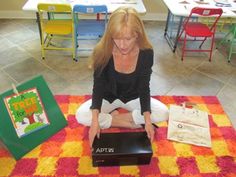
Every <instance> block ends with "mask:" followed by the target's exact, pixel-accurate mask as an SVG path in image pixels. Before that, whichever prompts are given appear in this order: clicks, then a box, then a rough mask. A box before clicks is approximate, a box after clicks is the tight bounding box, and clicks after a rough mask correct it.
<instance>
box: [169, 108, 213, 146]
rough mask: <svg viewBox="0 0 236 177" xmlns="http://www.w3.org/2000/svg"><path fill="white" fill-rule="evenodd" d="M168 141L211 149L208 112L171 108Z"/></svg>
mask: <svg viewBox="0 0 236 177" xmlns="http://www.w3.org/2000/svg"><path fill="white" fill-rule="evenodd" d="M167 139H169V140H174V141H178V142H182V143H188V144H194V145H198V146H205V147H211V135H210V130H209V120H208V114H207V112H204V111H200V110H198V109H194V108H191V109H190V108H186V107H185V105H184V106H176V105H171V106H170V114H169V122H168V133H167Z"/></svg>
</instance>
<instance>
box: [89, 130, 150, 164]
mask: <svg viewBox="0 0 236 177" xmlns="http://www.w3.org/2000/svg"><path fill="white" fill-rule="evenodd" d="M152 154H153V153H152V147H151V142H150V140H149V138H148V137H147V133H146V132H125V133H101V134H100V138H99V139H97V138H95V139H94V142H93V150H92V161H93V166H114V165H141V164H149V163H150V160H151V157H152Z"/></svg>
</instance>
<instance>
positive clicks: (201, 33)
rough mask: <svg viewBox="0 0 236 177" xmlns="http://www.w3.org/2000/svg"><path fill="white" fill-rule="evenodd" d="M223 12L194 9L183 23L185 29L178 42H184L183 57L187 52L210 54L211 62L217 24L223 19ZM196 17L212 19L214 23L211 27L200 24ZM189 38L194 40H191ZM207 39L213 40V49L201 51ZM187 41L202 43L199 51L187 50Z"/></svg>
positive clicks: (220, 10)
mask: <svg viewBox="0 0 236 177" xmlns="http://www.w3.org/2000/svg"><path fill="white" fill-rule="evenodd" d="M222 13H223V10H222V9H221V8H201V7H194V8H193V9H192V10H191V12H190V15H189V16H188V17H187V18H185V20H184V22H183V29H182V31H181V32H180V35H179V36H178V41H184V43H183V48H182V57H181V60H183V57H184V55H185V52H209V53H210V58H209V61H211V56H212V49H213V44H214V38H215V31H216V24H217V22H218V20H219V18H220V17H221V15H222ZM196 17H211V18H212V22H213V23H211V24H210V25H206V24H203V23H201V22H198V20H197V18H196ZM183 33H184V39H181V36H182V34H183ZM189 37H191V38H194V39H189ZM207 38H211V40H212V41H211V47H210V49H201V47H202V45H203V43H204V42H205V41H206V39H207ZM187 41H202V42H201V44H200V46H199V49H193V48H192V49H189V48H186V42H187Z"/></svg>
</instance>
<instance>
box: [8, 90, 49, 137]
mask: <svg viewBox="0 0 236 177" xmlns="http://www.w3.org/2000/svg"><path fill="white" fill-rule="evenodd" d="M4 101H5V105H6V107H7V110H8V113H9V115H10V118H11V121H12V124H13V126H14V128H15V130H16V133H17V136H18V137H22V136H25V135H27V134H29V133H31V132H34V131H36V130H38V129H41V128H43V127H45V126H47V125H49V120H48V118H47V115H46V112H45V109H44V106H43V104H42V101H41V98H40V96H39V93H38V91H37V89H36V88H31V89H28V90H26V91H23V92H21V93H19V94H13V95H10V96H7V97H6V98H5V99H4Z"/></svg>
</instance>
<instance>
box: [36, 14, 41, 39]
mask: <svg viewBox="0 0 236 177" xmlns="http://www.w3.org/2000/svg"><path fill="white" fill-rule="evenodd" d="M39 20H40V19H39V13H38V12H36V22H37V24H38V28H39V35H40V43H41V41H42V35H41V34H42V33H41V32H42V29H41V26H40V21H39Z"/></svg>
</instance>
